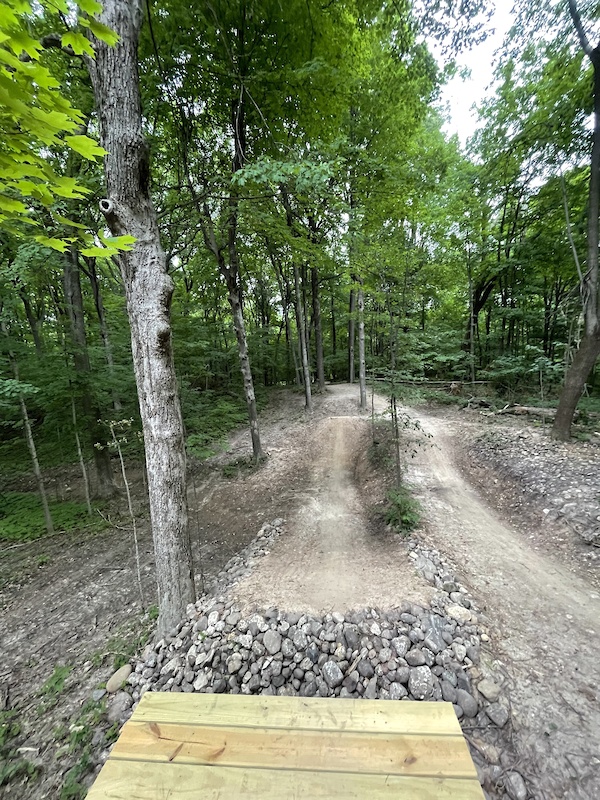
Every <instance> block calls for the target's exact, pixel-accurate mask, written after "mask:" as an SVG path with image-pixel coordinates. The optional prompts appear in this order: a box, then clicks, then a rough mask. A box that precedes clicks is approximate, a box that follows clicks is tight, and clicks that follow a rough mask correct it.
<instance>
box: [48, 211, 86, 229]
mask: <svg viewBox="0 0 600 800" xmlns="http://www.w3.org/2000/svg"><path fill="white" fill-rule="evenodd" d="M54 219H55V220H56V221H57V222H60V223H61V224H62V225H68V226H69V227H70V228H79V229H80V230H82V231H85V230H87V227H86V226H85V225H82V224H81V223H80V222H73V220H72V219H68V218H67V217H63V216H62V215H61V214H54Z"/></svg>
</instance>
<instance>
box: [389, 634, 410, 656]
mask: <svg viewBox="0 0 600 800" xmlns="http://www.w3.org/2000/svg"><path fill="white" fill-rule="evenodd" d="M411 646H412V642H411V641H410V639H409V638H408V636H396V638H395V639H392V647H393V648H394V650H395V651H396V654H397V655H398V658H404V657H405V656H406V654H407V653H408V651H409V650H410V648H411Z"/></svg>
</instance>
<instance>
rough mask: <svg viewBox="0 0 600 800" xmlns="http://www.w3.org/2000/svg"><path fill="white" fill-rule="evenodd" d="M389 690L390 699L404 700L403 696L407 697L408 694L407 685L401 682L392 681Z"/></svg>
mask: <svg viewBox="0 0 600 800" xmlns="http://www.w3.org/2000/svg"><path fill="white" fill-rule="evenodd" d="M389 692H390V700H402V698H403V697H406V696H407V694H408V692H407V691H406V687H405V686H403V685H402V684H401V683H391V684H390V689H389Z"/></svg>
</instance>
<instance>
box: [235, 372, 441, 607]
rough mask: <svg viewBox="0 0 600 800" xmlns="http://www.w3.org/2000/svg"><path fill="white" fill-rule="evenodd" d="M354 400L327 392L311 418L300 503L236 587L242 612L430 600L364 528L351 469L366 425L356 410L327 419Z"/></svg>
mask: <svg viewBox="0 0 600 800" xmlns="http://www.w3.org/2000/svg"><path fill="white" fill-rule="evenodd" d="M356 395H357V389H356V387H353V386H349V385H348V386H332V387H329V389H328V399H327V401H326V406H327V408H326V413H327V410H328V411H329V412H331V411H333V412H334V414H333V415H330V414H327V416H325V417H324V418H322V419H320V420H319V419H317V420H315V421H314V422H313V424H312V425H311V428H310V431H309V432H308V434H307V436H306V438H305V442H304V445H303V447H304V449H305V452H306V457H305V463H306V464H307V467H308V470H309V473H310V475H309V478H308V480H307V481H306V483H305V487H306V488H305V490H304V496H303V498H302V502H301V503H300V504H299V505H298V508H297V509H296V511H295V512H294V513H293V516H292V517H291V519H289V520H288V521H287V524H286V532H285V535H284V536H282V537H281V538H280V539H279V541H277V542H276V543H275V545H274V547H273V549H272V550H271V552H270V553H269V554H268V555H267V556H266V557H265V558H264V559H263V560H262V561H261V562H260V563H259V564H258V565H257V567H256V569H255V570H254V571H253V573H252V574H251V575H250V576H249V577H248V578H246V579H245V580H244V581H242V582H241V583H240V584H239V585H238V586H237V587H236V592H235V594H236V599H237V601H238V602H239V603H241V604H242V605H244V606H245V607H246V608H252V607H257V608H268V607H269V606H276V607H278V608H281V609H286V610H290V611H292V610H295V611H297V610H303V611H309V612H314V613H316V612H322V611H334V610H335V611H344V610H347V609H350V608H364V607H365V606H375V607H382V608H386V607H393V606H394V605H397V603H398V602H399V601H400V600H410V601H412V602H415V603H424V602H426V601H428V599H430V597H431V595H432V590H431V589H430V588H429V587H428V586H427V585H425V584H424V583H423V581H422V580H421V579H420V578H418V577H417V576H415V574H414V570H413V568H412V566H411V564H410V563H409V561H408V559H407V557H406V547H405V546H404V545H403V544H402V542H401V541H400V540H399V539H398V537H395V536H389V535H386V534H383V533H382V532H381V531H379V532H375V531H374V530H372V526H371V524H370V523H369V520H368V518H367V514H366V511H365V509H364V506H363V501H362V499H361V497H360V496H359V492H358V489H357V484H356V479H355V475H354V471H355V468H356V465H357V463H358V461H359V460H360V458H361V456H363V457H364V453H365V451H366V449H367V448H368V446H369V442H370V432H369V423H368V421H367V420H366V419H364V418H363V419H361V418H360V417H359V414H358V407H357V408H356V411H355V412H354V414H350V415H346V416H341V415H339V414H335V412H336V411H339V410H340V407H341V406H343V405H346V404H347V403H348V401H349V400H350V401H351V400H354V401H356ZM346 413H348V412H346Z"/></svg>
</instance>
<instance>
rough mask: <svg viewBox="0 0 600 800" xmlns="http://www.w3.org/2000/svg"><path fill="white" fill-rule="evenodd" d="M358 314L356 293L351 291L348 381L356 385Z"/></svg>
mask: <svg viewBox="0 0 600 800" xmlns="http://www.w3.org/2000/svg"><path fill="white" fill-rule="evenodd" d="M355 313H356V292H355V291H354V289H353V288H352V289H350V308H349V311H348V380H349V382H350V383H354V339H355V328H356V320H355V319H354V315H355Z"/></svg>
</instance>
